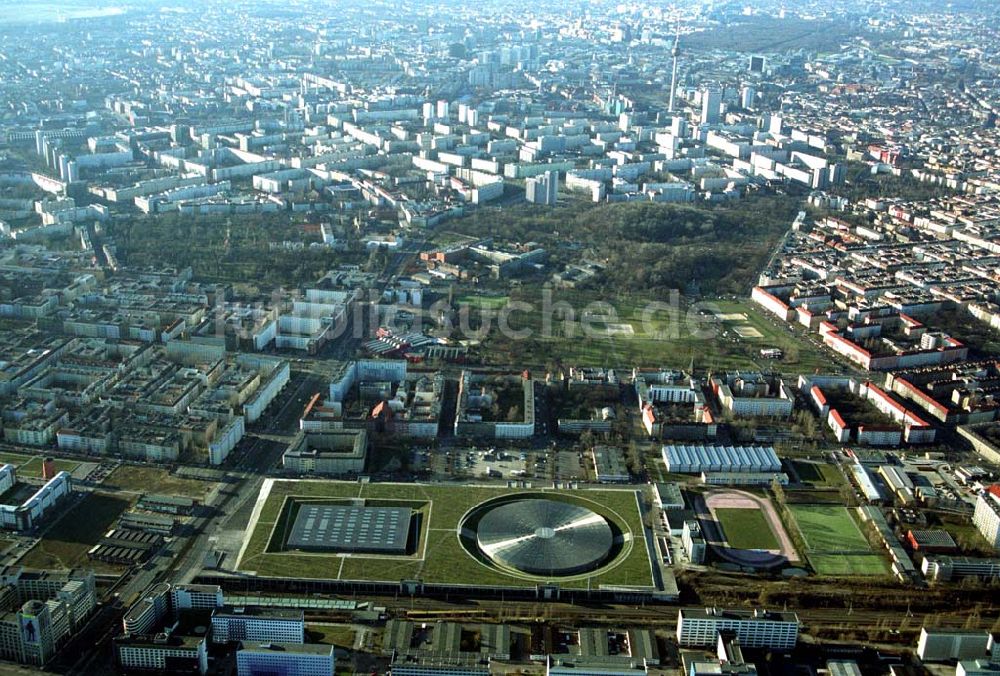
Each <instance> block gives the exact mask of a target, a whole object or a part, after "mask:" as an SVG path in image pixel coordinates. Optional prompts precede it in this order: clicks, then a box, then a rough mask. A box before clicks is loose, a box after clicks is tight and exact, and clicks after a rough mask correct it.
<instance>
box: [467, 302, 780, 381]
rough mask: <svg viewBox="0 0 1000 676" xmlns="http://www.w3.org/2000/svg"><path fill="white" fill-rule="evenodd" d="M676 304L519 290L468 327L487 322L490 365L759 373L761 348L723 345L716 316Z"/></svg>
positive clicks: (475, 315)
mask: <svg viewBox="0 0 1000 676" xmlns="http://www.w3.org/2000/svg"><path fill="white" fill-rule="evenodd" d="M670 303H671V300H670V298H669V297H667V296H665V297H662V298H661V297H657V296H656V295H653V294H649V293H635V294H614V295H607V294H603V293H601V292H599V291H596V290H590V289H553V290H551V291H543V290H541V289H539V288H537V287H536V288H528V287H521V288H517V289H514V290H513V291H512V292H511V295H510V304H509V305H508V306H507V307H506V308H503V309H500V310H496V309H492V308H480V309H472V310H471V312H470V322H469V324H470V328H471V329H472V330H473V332H475V331H477V330H480V329H482V327H483V325H484V324H486V322H489V324H488V325H489V327H490V330H489V331H488V332H485V331H484V333H485V336H484V337H483V347H482V348H481V349H480V354H479V356H480V358H481V359H482V360H483V361H484V362H486V363H489V364H497V365H506V364H510V363H512V361H513V362H516V363H520V364H526V365H528V366H533V367H539V366H544V367H546V368H550V369H551V368H558V367H560V366H619V367H626V366H627V367H631V366H645V367H664V368H687V367H689V366H690V365H691V364H692V362H693V363H694V365H695V366H696V367H701V368H710V369H749V368H755V365H756V362H755V361H754V358H755V356H757V353H758V351H759V349H760V346H759V345H758V344H757V343H756V342H747V341H736V342H732V341H722V340H718V339H717V338H716V337H715V333H716V332H717V328H718V327H717V326H716V323H715V321H714V320H713V319H712V317H711V314H710V313H708V314H706V313H701V312H699V311H698V308H697V307H694V308H693V309H692V306H690V305H689V304H687V302H686V301H683V300H678V301H677V304H676V305H675V306H673V307H672V306H671V304H670ZM484 310H485V311H486V312H483V311H484ZM487 313H488V314H487ZM501 325H502V328H501Z"/></svg>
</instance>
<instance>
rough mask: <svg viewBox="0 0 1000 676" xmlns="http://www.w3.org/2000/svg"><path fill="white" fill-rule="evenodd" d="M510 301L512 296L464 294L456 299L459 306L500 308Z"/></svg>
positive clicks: (479, 308) (478, 308)
mask: <svg viewBox="0 0 1000 676" xmlns="http://www.w3.org/2000/svg"><path fill="white" fill-rule="evenodd" d="M509 301H510V296H476V295H468V296H462V297H461V298H459V299H458V300H456V301H455V304H456V305H458V306H462V305H468V306H469V307H471V308H476V309H477V310H481V309H492V310H498V309H500V308H502V307H503V306H504V305H506V304H507V303H508V302H509Z"/></svg>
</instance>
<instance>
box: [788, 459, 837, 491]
mask: <svg viewBox="0 0 1000 676" xmlns="http://www.w3.org/2000/svg"><path fill="white" fill-rule="evenodd" d="M788 462H791V463H792V465H794V467H795V472H796V473H797V474H798V475H799V478H800V479H801V480H802V481H804V482H806V483H810V484H818V485H825V486H836V485H838V484H840V483H842V480H843V478H842V477H841V476H840V472H839V471H838V470H837V468H836V467H834V466H833V465H830V464H828V463H825V462H810V461H807V460H789V461H788Z"/></svg>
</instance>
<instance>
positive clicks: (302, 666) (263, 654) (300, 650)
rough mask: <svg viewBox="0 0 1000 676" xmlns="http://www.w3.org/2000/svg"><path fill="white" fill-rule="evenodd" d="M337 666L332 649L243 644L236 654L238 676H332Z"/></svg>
mask: <svg viewBox="0 0 1000 676" xmlns="http://www.w3.org/2000/svg"><path fill="white" fill-rule="evenodd" d="M336 662H337V660H336V657H335V655H334V647H333V646H332V645H319V644H311V643H309V644H302V643H280V642H270V643H261V644H257V645H254V644H252V643H244V644H243V646H242V647H241V648H240V649H239V650H238V651H236V673H237V674H238V676H272V675H273V674H282V676H333V674H334V668H335V667H336Z"/></svg>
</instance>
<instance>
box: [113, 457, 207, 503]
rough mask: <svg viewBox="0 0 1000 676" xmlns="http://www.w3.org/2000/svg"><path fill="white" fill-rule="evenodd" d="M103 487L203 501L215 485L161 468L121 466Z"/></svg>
mask: <svg viewBox="0 0 1000 676" xmlns="http://www.w3.org/2000/svg"><path fill="white" fill-rule="evenodd" d="M103 485H104V486H107V487H109V488H117V489H118V490H124V491H134V492H136V493H156V494H161V495H179V496H183V497H186V498H193V499H195V500H204V499H205V496H206V495H207V494H208V492H209V491H210V490H212V487H213V486H214V485H215V484H213V483H212V482H211V481H199V480H198V479H183V478H181V477H178V476H176V475H174V474H171V473H170V471H169V470H166V469H163V468H162V467H148V466H144V465H122V466H121V467H119V468H118V469H116V470H115V471H114V472H112V473H111V474H110V475H109V476H108V477H107V478H106V479H105V480H104V482H103Z"/></svg>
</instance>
